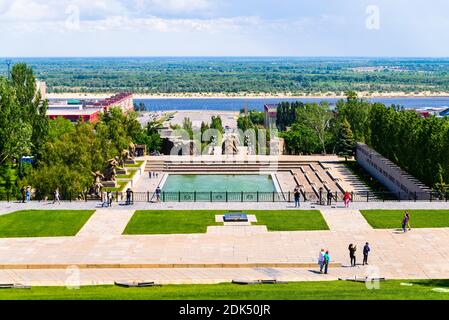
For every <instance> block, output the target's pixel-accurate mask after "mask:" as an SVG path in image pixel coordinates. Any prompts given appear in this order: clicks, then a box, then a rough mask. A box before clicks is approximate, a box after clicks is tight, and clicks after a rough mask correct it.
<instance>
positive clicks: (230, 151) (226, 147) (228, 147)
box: [222, 136, 240, 155]
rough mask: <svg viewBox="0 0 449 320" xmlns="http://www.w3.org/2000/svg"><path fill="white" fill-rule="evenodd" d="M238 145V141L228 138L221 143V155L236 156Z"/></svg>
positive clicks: (231, 137)
mask: <svg viewBox="0 0 449 320" xmlns="http://www.w3.org/2000/svg"><path fill="white" fill-rule="evenodd" d="M239 145H240V141H239V139H238V138H237V137H235V136H228V137H227V138H226V140H225V142H223V145H222V153H223V154H225V155H236V154H238V153H239V149H238V146H239Z"/></svg>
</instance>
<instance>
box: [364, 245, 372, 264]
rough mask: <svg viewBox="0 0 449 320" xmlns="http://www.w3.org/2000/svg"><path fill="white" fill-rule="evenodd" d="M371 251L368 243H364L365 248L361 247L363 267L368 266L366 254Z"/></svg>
mask: <svg viewBox="0 0 449 320" xmlns="http://www.w3.org/2000/svg"><path fill="white" fill-rule="evenodd" d="M370 251H371V248H370V247H369V243H368V242H367V243H365V246H364V247H363V265H365V264H366V265H367V264H368V254H369V252H370Z"/></svg>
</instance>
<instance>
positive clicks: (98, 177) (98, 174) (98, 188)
mask: <svg viewBox="0 0 449 320" xmlns="http://www.w3.org/2000/svg"><path fill="white" fill-rule="evenodd" d="M92 175H93V176H94V177H95V180H94V185H93V186H92V191H91V194H92V193H93V194H95V196H97V197H99V196H100V195H101V189H102V188H103V184H102V183H101V180H102V179H104V175H103V174H102V173H101V172H100V171H97V172H92Z"/></svg>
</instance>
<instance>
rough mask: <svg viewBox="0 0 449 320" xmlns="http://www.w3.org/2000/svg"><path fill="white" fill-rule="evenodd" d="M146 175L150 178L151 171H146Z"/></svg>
mask: <svg viewBox="0 0 449 320" xmlns="http://www.w3.org/2000/svg"><path fill="white" fill-rule="evenodd" d="M148 177H149V178H150V179H151V171H149V172H148Z"/></svg>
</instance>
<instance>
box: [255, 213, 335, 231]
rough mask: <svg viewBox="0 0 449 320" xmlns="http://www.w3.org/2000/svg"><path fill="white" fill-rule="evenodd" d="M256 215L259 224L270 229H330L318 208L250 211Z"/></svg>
mask: <svg viewBox="0 0 449 320" xmlns="http://www.w3.org/2000/svg"><path fill="white" fill-rule="evenodd" d="M248 213H249V214H254V215H256V218H257V223H254V224H258V225H266V226H267V228H268V230H269V231H301V230H329V227H328V226H327V223H326V221H325V220H324V218H323V216H322V215H321V212H320V211H318V210H294V211H293V210H289V211H285V210H283V211H248Z"/></svg>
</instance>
